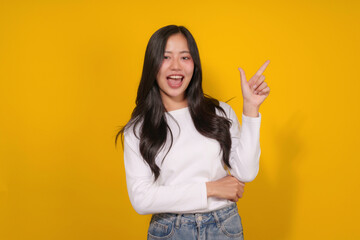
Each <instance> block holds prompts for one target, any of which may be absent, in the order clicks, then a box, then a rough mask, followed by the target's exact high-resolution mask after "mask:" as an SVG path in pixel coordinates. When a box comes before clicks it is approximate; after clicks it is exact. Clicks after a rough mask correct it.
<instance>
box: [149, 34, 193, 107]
mask: <svg viewBox="0 0 360 240" xmlns="http://www.w3.org/2000/svg"><path fill="white" fill-rule="evenodd" d="M193 73H194V62H193V59H192V57H191V54H190V50H189V47H188V44H187V40H186V38H185V37H184V35H182V34H181V33H177V34H174V35H171V36H170V37H169V38H168V40H167V43H166V46H165V51H164V58H163V62H162V65H161V67H160V69H159V72H158V74H157V77H156V81H157V83H158V85H159V88H160V94H161V98H162V101H163V103H164V105H165V107H167V106H169V105H174V104H175V105H179V104H182V105H184V104H186V98H185V91H186V88H187V87H188V85H189V83H190V81H191V78H192V75H193ZM170 108H171V107H170Z"/></svg>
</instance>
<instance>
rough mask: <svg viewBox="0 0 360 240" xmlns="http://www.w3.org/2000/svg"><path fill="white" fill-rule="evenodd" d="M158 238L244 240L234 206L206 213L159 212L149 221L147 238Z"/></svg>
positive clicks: (153, 239)
mask: <svg viewBox="0 0 360 240" xmlns="http://www.w3.org/2000/svg"><path fill="white" fill-rule="evenodd" d="M147 239H151V240H155V239H157V240H161V239H182V240H191V239H202V240H205V239H206V240H221V239H228V240H229V239H237V240H243V239H244V236H243V228H242V224H241V218H240V215H239V213H238V209H237V205H236V203H232V204H231V205H230V206H227V207H224V208H221V209H219V210H215V211H212V212H206V213H195V214H191V213H186V214H175V213H159V214H154V215H153V216H152V218H151V221H150V226H149V230H148V238H147Z"/></svg>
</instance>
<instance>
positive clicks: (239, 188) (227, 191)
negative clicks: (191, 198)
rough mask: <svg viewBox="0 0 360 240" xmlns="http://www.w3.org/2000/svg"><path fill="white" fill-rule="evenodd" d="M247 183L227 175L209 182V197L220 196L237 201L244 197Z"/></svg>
mask: <svg viewBox="0 0 360 240" xmlns="http://www.w3.org/2000/svg"><path fill="white" fill-rule="evenodd" d="M244 187H245V183H243V182H241V181H239V180H237V179H236V178H235V177H233V176H226V177H223V178H220V179H219V180H217V181H213V182H207V183H206V190H207V196H208V197H218V198H223V199H228V200H230V201H233V202H237V201H238V200H239V198H241V197H242V194H243V192H244Z"/></svg>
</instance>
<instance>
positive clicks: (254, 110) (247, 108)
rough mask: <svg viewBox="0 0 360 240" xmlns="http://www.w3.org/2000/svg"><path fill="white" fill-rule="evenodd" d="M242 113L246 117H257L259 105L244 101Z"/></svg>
mask: <svg viewBox="0 0 360 240" xmlns="http://www.w3.org/2000/svg"><path fill="white" fill-rule="evenodd" d="M243 113H244V115H245V116H248V117H259V106H254V105H251V104H248V103H244V106H243Z"/></svg>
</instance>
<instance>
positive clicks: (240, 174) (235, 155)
mask: <svg viewBox="0 0 360 240" xmlns="http://www.w3.org/2000/svg"><path fill="white" fill-rule="evenodd" d="M228 117H229V118H230V119H231V121H232V125H231V128H230V134H231V140H232V145H231V152H230V166H231V169H230V173H231V174H232V175H233V176H234V177H236V178H237V179H239V180H240V181H242V182H251V181H252V180H254V179H255V177H256V176H257V174H258V172H259V161H260V154H261V149H260V123H261V114H260V113H259V116H258V117H249V116H246V115H244V113H243V114H242V126H241V125H240V124H239V120H238V118H237V116H236V114H235V112H234V110H233V109H232V108H231V107H230V106H229V115H228Z"/></svg>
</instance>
